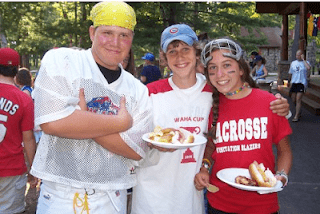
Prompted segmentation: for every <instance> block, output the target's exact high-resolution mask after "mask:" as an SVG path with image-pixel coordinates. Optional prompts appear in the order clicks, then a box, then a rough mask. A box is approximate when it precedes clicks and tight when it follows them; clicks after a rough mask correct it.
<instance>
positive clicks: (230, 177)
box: [217, 168, 282, 191]
mask: <svg viewBox="0 0 320 214" xmlns="http://www.w3.org/2000/svg"><path fill="white" fill-rule="evenodd" d="M238 175H242V176H246V177H248V178H251V176H250V173H249V170H248V169H244V168H227V169H222V170H220V171H219V172H217V177H218V178H219V179H220V180H221V181H223V182H225V183H227V184H229V185H230V186H233V187H236V188H238V189H242V190H247V191H270V190H276V189H279V190H280V189H281V187H282V182H281V181H279V180H278V181H277V184H276V185H275V186H274V187H257V186H246V185H242V184H237V183H236V182H235V178H236V177H237V176H238Z"/></svg>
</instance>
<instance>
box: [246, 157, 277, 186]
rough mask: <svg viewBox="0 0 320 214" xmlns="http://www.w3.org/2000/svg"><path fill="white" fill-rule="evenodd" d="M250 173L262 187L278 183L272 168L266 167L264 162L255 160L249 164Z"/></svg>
mask: <svg viewBox="0 0 320 214" xmlns="http://www.w3.org/2000/svg"><path fill="white" fill-rule="evenodd" d="M249 173H250V175H251V178H252V179H253V180H255V181H256V182H257V183H258V186H260V187H273V186H275V185H276V183H277V179H276V178H275V176H274V175H273V173H272V172H271V170H269V169H266V168H265V167H264V165H263V163H260V164H258V162H257V161H254V162H253V163H251V164H250V165H249Z"/></svg>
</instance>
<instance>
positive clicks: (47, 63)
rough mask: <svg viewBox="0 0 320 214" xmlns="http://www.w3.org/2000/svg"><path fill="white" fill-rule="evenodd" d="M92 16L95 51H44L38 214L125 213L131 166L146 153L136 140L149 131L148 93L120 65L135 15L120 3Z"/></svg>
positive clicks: (39, 87)
mask: <svg viewBox="0 0 320 214" xmlns="http://www.w3.org/2000/svg"><path fill="white" fill-rule="evenodd" d="M91 18H92V21H93V25H92V26H90V28H89V33H90V38H91V40H92V47H91V48H89V49H88V50H81V49H74V48H58V49H52V50H50V51H48V52H47V53H46V54H45V56H44V57H43V60H42V62H41V68H40V71H39V75H38V76H37V80H36V82H35V90H34V92H33V98H34V101H35V124H36V125H40V126H41V128H42V130H43V136H42V137H41V140H40V143H39V146H38V149H37V153H36V156H35V159H34V163H33V165H32V170H31V174H33V175H34V176H36V177H38V178H41V179H42V185H41V192H40V196H39V200H38V206H37V213H40V214H45V213H83V212H87V213H89V210H90V213H112V214H113V213H121V214H125V213H126V201H127V200H126V199H127V198H126V197H127V189H129V188H131V187H133V186H134V185H136V183H137V178H136V171H135V166H136V163H137V161H138V160H140V159H142V158H144V157H145V155H146V152H147V151H148V149H149V147H148V146H147V145H146V143H145V142H143V141H142V140H141V137H142V135H143V134H144V133H146V132H149V131H151V129H150V128H152V109H151V102H150V99H149V96H148V90H147V87H145V85H143V84H142V83H141V82H140V81H139V80H137V79H136V78H135V77H134V76H133V75H131V74H130V73H129V72H126V71H125V70H124V69H123V68H122V66H121V64H120V63H121V62H122V61H123V60H124V59H125V57H126V56H127V54H128V53H129V51H130V48H131V44H132V40H133V35H134V33H133V30H134V27H135V25H136V17H135V12H134V10H133V9H132V8H131V7H130V6H129V5H128V4H126V3H124V2H101V3H98V4H96V5H95V6H94V7H93V9H92V11H91ZM79 95H80V97H82V98H83V97H85V105H86V108H87V110H88V111H82V110H81V109H82V108H80V105H79V104H80V103H79V100H80V99H79ZM123 97H125V99H124V98H123ZM82 107H83V106H82Z"/></svg>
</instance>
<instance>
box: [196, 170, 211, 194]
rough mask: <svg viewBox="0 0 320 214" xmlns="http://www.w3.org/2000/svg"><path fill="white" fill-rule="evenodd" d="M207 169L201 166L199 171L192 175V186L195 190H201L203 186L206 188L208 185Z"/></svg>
mask: <svg viewBox="0 0 320 214" xmlns="http://www.w3.org/2000/svg"><path fill="white" fill-rule="evenodd" d="M209 177H210V175H209V171H208V170H207V169H206V168H204V167H201V168H200V172H198V173H197V174H196V175H195V177H194V186H195V188H196V189H197V190H199V191H201V190H203V189H204V188H207V187H208V186H209Z"/></svg>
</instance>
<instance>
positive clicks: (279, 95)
mask: <svg viewBox="0 0 320 214" xmlns="http://www.w3.org/2000/svg"><path fill="white" fill-rule="evenodd" d="M274 96H275V97H276V98H277V99H280V98H281V97H282V96H281V94H280V93H276V94H275V95H274Z"/></svg>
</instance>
